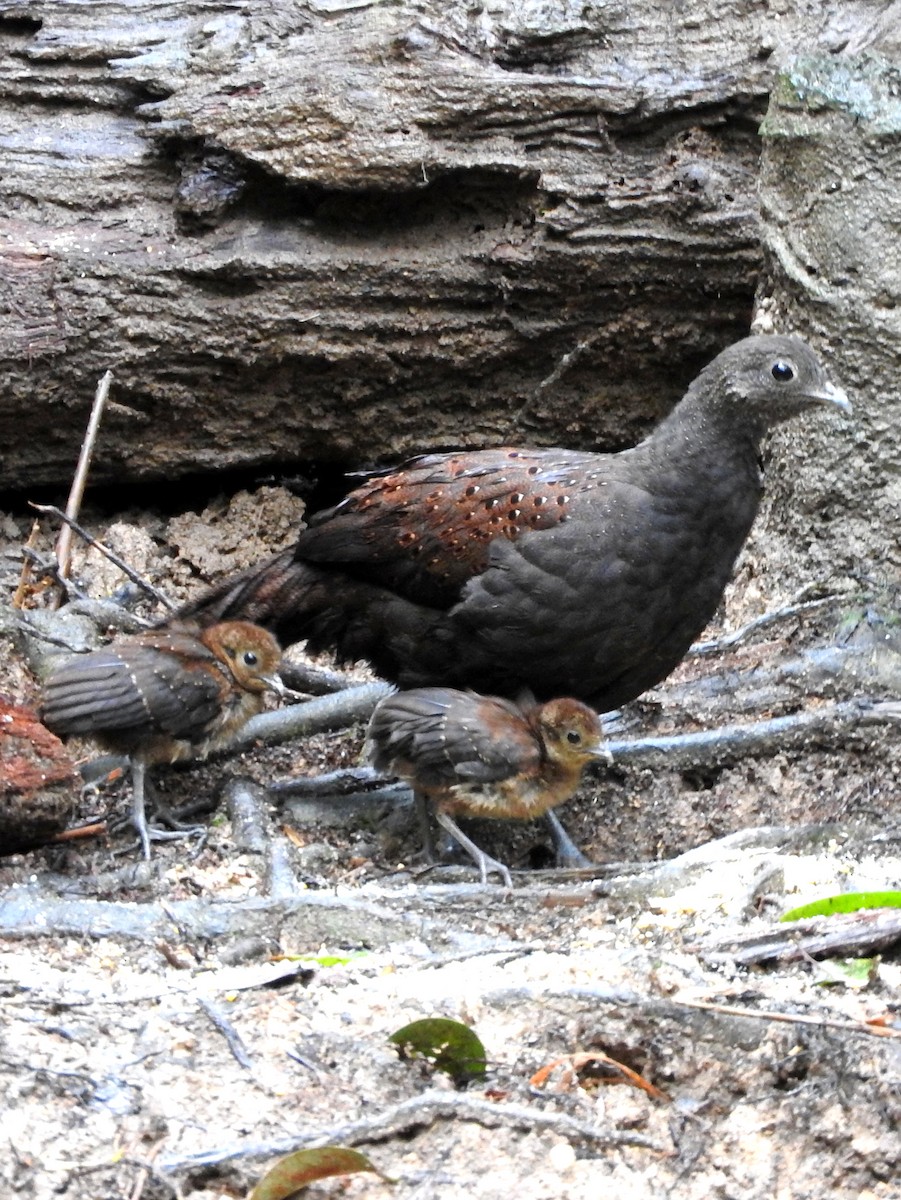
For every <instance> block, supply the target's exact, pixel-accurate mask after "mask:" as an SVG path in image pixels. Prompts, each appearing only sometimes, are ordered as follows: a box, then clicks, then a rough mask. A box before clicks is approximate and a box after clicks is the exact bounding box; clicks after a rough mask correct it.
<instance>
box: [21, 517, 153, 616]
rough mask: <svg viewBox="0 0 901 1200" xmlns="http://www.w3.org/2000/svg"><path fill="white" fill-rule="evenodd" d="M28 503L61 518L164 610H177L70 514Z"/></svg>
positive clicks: (67, 526) (68, 527)
mask: <svg viewBox="0 0 901 1200" xmlns="http://www.w3.org/2000/svg"><path fill="white" fill-rule="evenodd" d="M28 503H29V506H30V507H31V508H33V509H36V511H37V512H41V513H49V514H50V516H53V517H59V519H60V520H61V521H62V522H63V525H64V527H65V528H66V529H67V530H74V531H75V532H76V533H77V534H78V536H79V537H80V538H84V540H85V541H86V542H87V544H88V545H89V546H93V547H94V549H95V550H99V551H100V553H101V554H102V555H103V556H104V557H105V558H108V559H109V561H110V562H111V563H112V564H113V566H114V567H118V568H119V570H120V571H121V572H122V573H123V575H127V576H128V578H129V579H130V580H131V581H132V583H136V584H137V585H138V587H139V588H141V589H142V590H143V591H145V592H147V594H148V595H150V596H152V597H153V598H154V600H157V601H159V603H160V604H162V605H163V607H164V608H167V609H168V610H169V611H170V612H173V611H174V610H175V605H174V604H173V603H172V601H171V600H170V599H169V598H168V596H165V595H164V594H163V593H162V592H161V591H160V590H159V588H155V587H154V586H153V584H152V583H149V582H148V581H147V580H146V579H144V578H143V577H142V576H141V575H139V574H138V572H137V571H136V570H135V569H134V568H133V567H130V566H129V565H128V563H127V562H125V561H124V559H121V558H120V557H119V555H118V554H116V553H115V552H114V551H113V550H110V548H109V546H105V545H104V544H103V542H99V541H98V540H97V539H96V538H95V537H94V536H93V535H92V534H90V533H88V531H87V530H86V529H85V528H84V526H83V525H79V524H78V522H77V521H76V520H75V518H74V517H72V516H70V515H69V514H68V513H64V512H63V511H62V509H60V508H57V507H56V506H55V505H54V504H35V503H34V501H32V500H30V501H29V502H28ZM60 576H61V577H62V568H60Z"/></svg>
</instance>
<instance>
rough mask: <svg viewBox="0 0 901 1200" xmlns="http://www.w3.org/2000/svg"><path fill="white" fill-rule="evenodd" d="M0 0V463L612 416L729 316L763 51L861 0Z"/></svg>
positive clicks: (622, 426)
mask: <svg viewBox="0 0 901 1200" xmlns="http://www.w3.org/2000/svg"><path fill="white" fill-rule="evenodd" d="M783 8H784V11H782V10H780V11H776V10H775V6H774V7H773V9H771V8H770V6H768V5H766V4H762V3H759V2H758V0H739V2H738V3H735V4H730V5H727V6H724V5H722V4H720V3H717V2H716V0H690V2H689V3H685V4H681V5H678V6H671V5H668V4H666V5H661V4H660V3H658V2H656V0H631V2H630V3H628V4H625V3H621V4H597V5H582V4H578V5H576V4H569V3H563V4H551V3H546V4H543V3H539V2H535V3H526V4H523V3H522V2H521V0H507V2H502V3H495V4H491V5H490V6H487V7H485V8H482V9H471V8H467V7H466V6H464V5H462V4H459V3H457V4H441V3H438V2H437V0H425V2H420V3H415V2H413V0H403V2H402V3H397V4H381V3H377V2H373V3H366V2H365V0H362V2H358V0H352V2H351V3H349V4H346V5H342V4H341V3H339V2H335V3H332V2H331V0H315V2H314V3H311V4H309V5H300V4H295V3H287V2H283V3H275V4H267V5H252V4H250V5H234V4H231V3H227V2H225V0H221V2H219V3H216V2H210V3H204V2H202V0H184V2H183V3H169V4H160V3H158V2H156V0H138V2H136V3H129V4H121V3H114V2H112V0H84V2H82V3H77V2H74V3H66V4H62V3H60V4H53V3H49V4H46V3H45V4H39V5H38V4H27V3H18V4H13V3H0V48H2V50H3V52H4V55H3V59H2V62H0V113H2V128H3V131H4V132H3V136H2V146H3V158H4V169H3V172H2V180H0V195H2V200H3V218H2V220H0V284H2V296H3V301H2V302H3V303H4V306H5V313H4V320H3V321H2V322H0V383H2V391H0V395H2V400H0V406H2V408H0V411H2V413H3V429H2V436H0V453H2V456H3V485H4V486H5V487H6V488H23V487H26V486H33V485H34V484H35V483H38V482H48V481H52V482H58V481H62V480H66V479H68V478H69V476H70V474H71V470H72V464H73V461H74V458H75V454H76V451H77V446H78V444H79V441H80V437H81V432H82V428H83V426H84V422H85V418H86V414H87V410H88V407H89V404H90V398H91V395H92V393H93V390H94V385H95V383H96V379H97V377H98V376H99V375H100V374H101V373H102V372H103V371H104V370H105V369H106V368H107V367H112V368H113V370H114V371H115V384H114V392H113V395H114V399H115V401H116V405H115V406H114V407H113V408H112V410H111V411H110V413H109V415H108V417H107V419H106V422H105V427H104V431H103V439H102V446H101V449H100V453H99V456H98V458H97V460H96V465H95V468H94V471H93V476H92V478H93V480H94V482H98V481H101V480H107V481H109V480H113V479H115V480H123V479H126V480H130V479H140V478H145V479H146V478H160V477H164V476H166V477H170V478H171V477H173V476H175V475H177V474H179V473H187V472H189V471H197V470H213V469H221V468H223V467H227V466H230V465H252V464H262V463H266V462H269V463H271V462H284V461H289V460H295V461H296V460H303V459H307V460H309V459H317V458H323V459H331V460H333V461H341V462H345V463H353V464H363V463H367V462H372V461H374V460H378V459H380V458H384V457H387V456H389V455H396V454H398V453H401V452H406V451H410V450H414V449H422V448H427V447H430V446H437V445H447V444H465V443H469V444H481V443H489V442H497V441H501V440H505V439H513V438H515V439H519V440H529V441H537V442H554V441H565V442H566V443H567V444H570V445H575V444H579V445H595V444H603V445H623V444H625V443H627V442H629V441H630V440H632V439H634V438H635V437H636V436H637V434H638V433H639V432H640V431H641V429H642V428H643V427H644V426H645V424H646V423H647V422H649V421H651V420H653V419H654V418H656V417H657V416H659V414H660V413H661V412H662V411H663V410H664V409H665V407H666V406H667V405H668V404H669V403H670V402H671V401H672V400H673V399H675V398H676V397H677V396H678V395H679V393H680V391H681V389H682V387H683V385H684V383H685V382H686V380H687V379H688V378H689V377H691V376H692V375H693V373H694V372H695V371H696V369H697V367H698V366H699V365H700V363H701V362H702V361H704V360H705V359H707V358H708V357H710V356H711V355H712V354H713V353H714V352H715V351H716V350H718V349H719V348H720V347H721V346H722V345H724V344H725V343H727V342H729V341H731V340H733V339H734V338H736V337H738V336H740V335H741V334H742V333H743V332H745V330H746V328H747V324H748V321H749V319H750V311H751V302H752V297H753V292H754V287H755V283H756V278H757V272H758V267H759V265H760V250H759V243H758V230H757V215H756V198H755V188H756V178H757V158H758V141H757V125H758V121H759V119H760V116H761V115H762V113H763V111H764V107H765V99H766V95H767V93H768V91H769V89H770V87H771V83H772V80H773V78H774V75H775V67H776V64H777V63H778V62H780V61H782V60H784V59H785V58H786V56H787V55H790V54H791V53H793V52H795V51H796V50H797V48H798V46H799V45H802V44H803V45H804V46H807V47H816V48H819V49H820V50H822V51H823V52H824V53H833V52H837V51H839V50H840V49H841V47H842V46H843V45H844V44H845V43H846V42H847V41H848V38H849V37H850V36H852V35H853V36H855V37H858V38H859V39H860V38H866V37H867V36H869V35H867V34H866V32H865V31H866V30H867V29H869V28H870V27H871V26H874V24H875V23H876V22H877V18H879V17H880V16H881V15H882V14H883V13H884V12H885V10H886V8H887V5H886V4H885V3H884V0H855V2H851V0H826V2H824V3H822V4H820V3H818V4H815V5H814V4H811V5H807V4H803V3H800V2H799V0H796V2H793V3H787V4H785V5H784V6H783Z"/></svg>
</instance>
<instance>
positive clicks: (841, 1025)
mask: <svg viewBox="0 0 901 1200" xmlns="http://www.w3.org/2000/svg"><path fill="white" fill-rule="evenodd" d="M668 1003H669V1004H674V1005H677V1006H678V1007H680V1008H698V1009H701V1010H702V1011H703V1012H712V1013H719V1014H721V1015H722V1016H724V1017H748V1018H750V1019H751V1020H756V1021H782V1022H784V1023H785V1024H787V1025H813V1026H816V1027H817V1028H819V1029H842V1030H844V1031H845V1032H846V1033H862V1034H866V1035H867V1036H868V1037H884V1038H885V1037H887V1038H901V1029H889V1028H888V1027H887V1026H885V1025H870V1024H868V1023H867V1022H866V1021H841V1020H839V1019H838V1018H837V1017H811V1016H808V1014H807V1013H786V1012H778V1011H775V1010H773V1009H767V1008H759V1009H758V1008H738V1007H736V1006H734V1005H731V1004H714V1003H713V1002H712V1001H709V1000H674V999H672V998H670V999H669V1000H668Z"/></svg>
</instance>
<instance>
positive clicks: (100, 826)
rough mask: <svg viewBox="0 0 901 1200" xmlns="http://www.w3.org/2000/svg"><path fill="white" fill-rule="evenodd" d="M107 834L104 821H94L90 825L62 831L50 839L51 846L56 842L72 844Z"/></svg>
mask: <svg viewBox="0 0 901 1200" xmlns="http://www.w3.org/2000/svg"><path fill="white" fill-rule="evenodd" d="M106 832H107V823H106V821H94V822H93V824H91V825H76V826H75V827H74V828H73V829H64V830H63V831H62V833H58V834H57V835H56V836H55V837H52V838H51V839H50V844H51V845H56V843H57V842H74V841H77V840H78V839H79V838H89V837H102V836H103V834H105V833H106Z"/></svg>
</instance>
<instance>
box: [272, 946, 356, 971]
mask: <svg viewBox="0 0 901 1200" xmlns="http://www.w3.org/2000/svg"><path fill="white" fill-rule="evenodd" d="M367 953H368V951H366V950H351V951H350V952H349V953H348V954H286V955H285V957H286V958H288V959H290V961H291V962H308V963H315V965H316V966H317V967H346V966H347V965H348V963H352V962H356V961H357V959H358V958H365V957H366V955H367Z"/></svg>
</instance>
